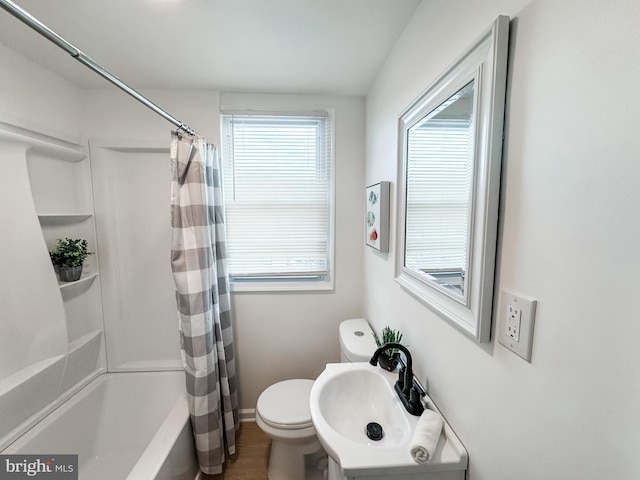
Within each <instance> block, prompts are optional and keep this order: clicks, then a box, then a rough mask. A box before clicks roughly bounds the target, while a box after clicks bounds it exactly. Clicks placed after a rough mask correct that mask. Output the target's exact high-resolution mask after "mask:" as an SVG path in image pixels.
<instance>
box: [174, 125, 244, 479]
mask: <svg viewBox="0 0 640 480" xmlns="http://www.w3.org/2000/svg"><path fill="white" fill-rule="evenodd" d="M171 170H172V180H171V228H172V238H173V245H172V250H171V268H172V271H173V278H174V281H175V284H176V301H177V306H178V317H179V326H180V339H181V346H182V361H183V364H184V369H185V372H186V382H187V395H188V398H189V410H190V414H191V425H192V426H193V432H194V436H195V445H196V451H197V454H198V461H199V463H200V469H201V470H202V471H203V472H204V473H206V474H218V473H221V472H222V464H223V462H224V456H225V441H226V445H227V449H228V452H229V454H233V453H235V432H236V428H237V426H238V399H237V389H236V375H235V358H234V348H233V331H232V326H231V305H230V294H229V276H228V274H227V267H226V252H225V224H224V203H223V195H222V184H221V171H220V164H219V161H218V155H217V151H216V148H215V146H213V145H210V144H208V143H207V141H206V140H205V139H203V138H201V137H197V136H190V135H186V134H180V133H176V132H174V133H172V137H171Z"/></svg>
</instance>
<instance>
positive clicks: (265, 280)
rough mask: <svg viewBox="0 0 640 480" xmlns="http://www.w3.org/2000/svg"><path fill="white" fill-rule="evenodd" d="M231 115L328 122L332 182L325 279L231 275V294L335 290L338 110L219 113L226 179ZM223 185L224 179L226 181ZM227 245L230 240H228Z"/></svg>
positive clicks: (234, 110) (230, 110)
mask: <svg viewBox="0 0 640 480" xmlns="http://www.w3.org/2000/svg"><path fill="white" fill-rule="evenodd" d="M231 115H245V116H246V115H253V116H265V117H266V116H289V117H292V116H301V117H304V116H306V117H318V116H323V117H326V118H327V131H328V134H329V135H330V141H329V142H328V155H329V161H328V166H329V171H330V174H329V181H328V183H327V189H328V191H327V201H328V211H327V217H328V219H327V220H328V225H327V252H326V253H327V272H326V274H324V275H318V276H316V277H314V276H304V277H300V276H296V275H287V274H283V275H272V276H265V277H259V276H256V277H250V276H246V277H234V276H232V275H230V286H231V291H232V292H238V293H241V292H249V293H251V292H273V291H284V292H287V291H289V292H304V291H326V290H333V288H334V276H335V275H334V272H335V109H331V108H326V109H311V110H310V109H306V110H291V109H282V110H280V109H277V108H276V109H273V108H269V109H256V108H250V109H246V108H228V107H223V108H221V109H220V132H221V149H220V151H221V159H222V161H221V163H222V175H223V177H224V175H226V174H227V173H226V172H225V168H224V155H225V152H224V148H225V138H226V131H225V122H224V117H225V116H231ZM223 185H224V178H223ZM226 193H227V192H225V217H226V215H227V211H226ZM227 242H228V239H227Z"/></svg>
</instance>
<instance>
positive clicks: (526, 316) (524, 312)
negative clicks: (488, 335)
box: [498, 289, 537, 362]
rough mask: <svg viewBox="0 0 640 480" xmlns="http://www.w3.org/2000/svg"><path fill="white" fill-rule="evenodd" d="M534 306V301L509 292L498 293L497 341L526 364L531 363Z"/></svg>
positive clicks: (535, 302) (504, 290)
mask: <svg viewBox="0 0 640 480" xmlns="http://www.w3.org/2000/svg"><path fill="white" fill-rule="evenodd" d="M536 304H537V301H536V300H535V299H533V298H531V297H527V296H525V295H521V294H519V293H516V292H513V291H510V290H506V289H503V290H502V291H501V293H500V310H499V318H498V320H499V322H498V323H499V325H498V329H499V335H498V341H499V342H500V343H501V344H502V345H504V346H505V347H507V348H508V349H509V350H511V351H513V352H514V353H515V354H517V355H519V356H520V357H522V358H524V359H525V360H526V361H527V362H531V350H532V347H533V323H534V319H535V316H536Z"/></svg>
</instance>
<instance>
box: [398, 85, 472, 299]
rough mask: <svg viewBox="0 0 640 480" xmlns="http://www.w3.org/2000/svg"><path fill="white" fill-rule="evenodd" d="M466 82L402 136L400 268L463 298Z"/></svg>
mask: <svg viewBox="0 0 640 480" xmlns="http://www.w3.org/2000/svg"><path fill="white" fill-rule="evenodd" d="M473 92H474V81H471V82H469V83H468V84H467V85H465V86H464V87H463V88H461V89H460V90H459V91H457V92H456V93H454V94H453V95H452V96H451V97H449V98H448V99H447V100H446V101H444V102H443V103H442V104H440V105H439V106H438V107H437V108H435V109H434V110H433V111H431V112H430V113H429V114H427V115H426V116H425V117H424V118H422V119H420V120H418V122H417V123H416V124H414V125H413V126H412V127H410V128H409V130H408V132H407V158H406V162H407V167H406V168H407V174H406V179H407V185H406V190H407V192H406V211H405V214H406V220H405V225H406V241H405V258H404V264H405V267H406V268H408V269H411V270H415V271H416V272H420V273H421V274H424V275H426V276H427V278H428V280H430V281H433V282H435V283H436V284H438V285H440V286H441V287H442V288H445V289H447V290H449V292H450V293H452V294H454V295H457V296H461V297H464V294H465V292H466V291H467V287H466V283H465V279H466V278H467V276H466V272H467V270H468V264H467V259H468V252H467V250H468V249H467V243H468V237H469V227H470V220H471V218H470V212H471V188H472V184H471V178H472V174H473V145H474V142H473V137H474V135H473V128H474V122H473V100H474V97H473Z"/></svg>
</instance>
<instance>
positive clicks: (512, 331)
mask: <svg viewBox="0 0 640 480" xmlns="http://www.w3.org/2000/svg"><path fill="white" fill-rule="evenodd" d="M521 313H522V312H521V311H520V309H519V308H517V307H514V306H513V305H507V319H506V325H507V336H508V337H509V338H512V339H513V340H515V341H516V342H519V341H520V314H521Z"/></svg>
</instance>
